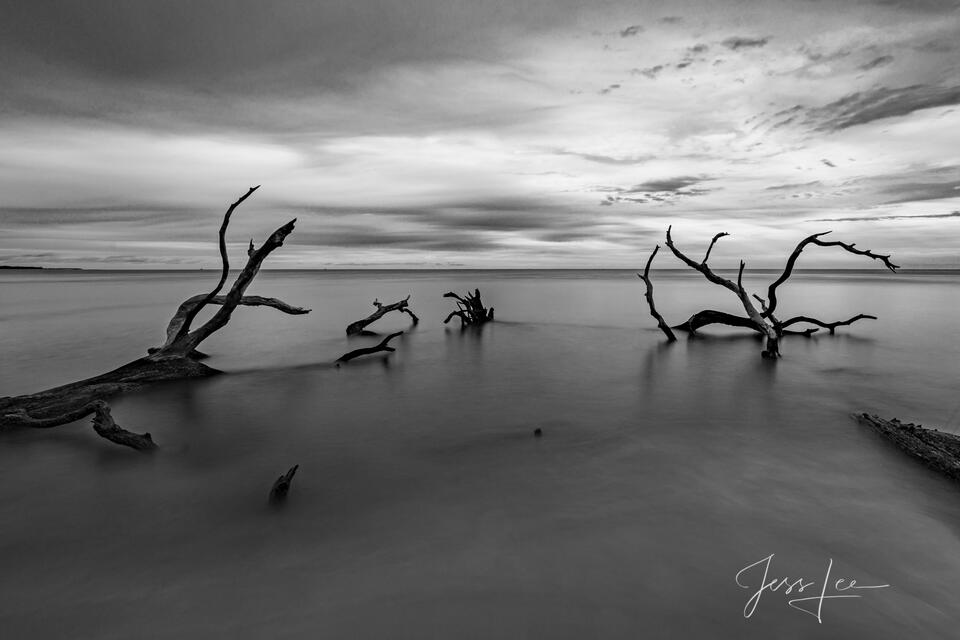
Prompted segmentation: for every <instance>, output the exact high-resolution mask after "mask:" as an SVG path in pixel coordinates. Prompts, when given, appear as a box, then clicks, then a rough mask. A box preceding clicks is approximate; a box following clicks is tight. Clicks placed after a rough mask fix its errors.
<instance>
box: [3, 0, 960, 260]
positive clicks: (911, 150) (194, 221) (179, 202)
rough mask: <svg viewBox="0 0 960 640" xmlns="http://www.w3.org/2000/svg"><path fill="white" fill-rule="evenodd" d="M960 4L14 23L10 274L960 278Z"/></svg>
mask: <svg viewBox="0 0 960 640" xmlns="http://www.w3.org/2000/svg"><path fill="white" fill-rule="evenodd" d="M958 6H960V1H958V0H912V1H904V2H897V1H894V0H843V1H842V2H841V1H839V0H820V1H817V0H789V1H787V0H783V1H778V0H763V1H742V2H728V1H721V0H691V1H672V2H669V3H667V2H644V1H643V0H641V1H636V0H634V1H629V2H628V1H626V0H623V1H621V0H608V1H599V0H592V1H591V0H577V1H572V0H571V1H568V0H554V1H548V0H314V1H307V0H301V1H278V0H271V1H269V2H268V1H265V0H190V1H182V2H180V1H168V0H153V1H144V0H125V1H123V2H119V1H117V2H107V1H91V2H83V1H80V0H72V1H53V0H46V1H34V2H30V1H16V2H14V1H10V0H0V56H2V59H3V65H2V67H0V87H2V88H0V229H2V234H0V263H3V264H24V265H46V266H76V267H92V268H98V267H99V268H104V267H109V268H123V267H135V268H146V267H164V268H197V267H200V266H207V267H211V266H216V265H217V263H218V259H217V254H216V229H217V227H218V226H219V222H220V218H221V216H222V214H223V211H224V209H225V208H226V206H227V205H228V204H229V203H230V202H232V201H233V200H235V199H236V198H237V197H238V196H239V195H241V194H242V193H243V192H244V191H245V190H246V189H247V187H249V186H252V185H255V184H261V185H263V186H262V187H261V189H260V191H258V192H257V193H256V194H255V195H254V196H253V197H252V198H251V199H250V200H248V201H247V203H246V204H244V205H243V207H242V208H241V209H239V210H238V212H237V214H235V216H234V221H235V222H234V224H233V225H232V226H231V234H230V240H231V243H232V250H233V251H235V252H236V254H237V256H238V260H239V256H242V255H243V254H244V253H245V248H246V243H247V241H248V240H249V238H250V237H254V238H255V239H256V241H257V242H258V243H259V242H261V241H262V240H263V238H265V237H266V235H267V234H269V233H270V232H271V231H272V230H273V229H274V228H276V227H277V226H279V225H280V224H282V223H283V222H285V221H286V220H288V219H289V218H291V217H297V218H298V220H299V222H298V225H297V229H296V231H295V232H294V233H293V235H291V236H290V237H289V238H288V240H287V242H286V244H285V246H284V247H283V249H281V250H279V251H277V252H276V253H275V254H273V255H272V256H271V258H270V261H269V266H273V267H285V268H290V267H338V266H339V267H353V266H361V265H362V266H384V267H446V266H462V267H634V268H635V267H642V265H643V263H644V262H645V260H646V257H647V255H648V253H649V251H650V250H651V249H652V248H653V246H654V245H655V244H656V243H657V242H660V241H662V237H663V232H664V230H665V229H666V227H667V225H669V224H672V225H673V226H674V234H675V240H677V242H678V244H680V246H681V247H689V248H690V250H691V253H693V254H700V253H701V252H702V250H703V248H704V245H705V243H706V242H707V241H708V239H709V238H710V237H711V236H712V235H713V234H714V233H716V232H718V231H727V232H730V233H731V234H733V235H732V237H731V238H728V239H725V240H724V241H723V242H722V243H721V244H720V245H719V246H718V248H717V250H716V252H715V254H714V255H715V256H716V258H714V259H712V261H714V260H715V261H716V264H717V266H721V267H722V266H730V267H735V266H736V260H737V259H738V258H739V257H741V256H742V257H744V258H745V259H746V260H747V263H748V266H752V267H774V266H779V265H780V264H782V261H783V259H784V258H785V254H786V253H788V252H789V250H790V248H792V246H793V245H794V244H795V243H796V242H797V241H798V240H799V239H800V238H801V237H802V236H804V235H806V234H809V233H812V232H815V231H823V230H827V229H833V230H834V235H835V236H836V237H837V238H838V239H844V240H848V241H854V242H857V243H858V246H862V247H870V248H873V249H876V250H881V251H884V252H892V253H893V254H894V256H895V257H897V258H899V260H898V261H899V262H900V263H901V264H902V265H904V266H906V267H924V266H942V267H947V266H951V267H960V108H958V107H957V105H958V103H960V9H958ZM814 254H815V255H814ZM658 261H659V266H662V267H677V266H680V265H679V263H676V262H675V261H673V260H672V259H671V258H670V257H668V256H663V257H662V258H658ZM868 262H869V261H868ZM801 266H808V267H824V266H858V267H868V266H871V265H870V264H864V263H863V262H860V261H856V262H852V263H851V262H849V261H848V260H847V257H846V256H844V255H839V256H838V255H837V254H836V253H834V252H832V251H830V250H829V249H816V250H815V251H814V250H811V251H810V255H809V256H807V255H805V256H804V261H803V263H802V265H801Z"/></svg>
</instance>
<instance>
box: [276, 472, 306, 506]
mask: <svg viewBox="0 0 960 640" xmlns="http://www.w3.org/2000/svg"><path fill="white" fill-rule="evenodd" d="M299 468H300V465H298V464H295V465H293V466H292V467H290V469H289V470H287V472H286V473H285V474H283V475H282V476H280V477H279V478H277V481H276V482H274V483H273V488H272V489H270V502H271V503H272V504H278V503H281V502H283V501H284V500H286V499H287V492H288V491H290V483H291V482H293V476H294V474H296V473H297V469H299Z"/></svg>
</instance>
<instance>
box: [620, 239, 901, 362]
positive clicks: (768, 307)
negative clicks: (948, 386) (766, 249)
mask: <svg viewBox="0 0 960 640" xmlns="http://www.w3.org/2000/svg"><path fill="white" fill-rule="evenodd" d="M671 231H672V227H668V228H667V238H666V245H667V247H668V248H669V249H670V251H672V252H673V255H674V256H676V257H677V258H678V259H679V260H680V261H681V262H683V263H684V264H685V265H687V266H688V267H690V268H691V269H694V270H695V271H698V272H700V273H701V274H703V276H704V277H705V278H706V279H707V280H709V281H710V282H712V283H713V284H716V285H719V286H721V287H724V288H725V289H729V290H730V291H732V292H733V293H734V294H735V295H736V296H737V298H738V299H739V300H740V304H741V306H742V307H743V310H744V312H745V313H746V315H745V316H739V315H735V314H732V313H727V312H725V311H716V310H714V309H704V310H702V311H698V312H697V313H694V314H693V315H692V316H690V318H688V319H687V320H686V321H685V322H683V323H681V324H678V325H674V326H673V327H669V326H668V325H667V323H666V322H665V321H664V320H663V317H662V316H661V315H660V313H659V312H658V311H657V309H656V306H655V305H654V301H653V283H652V282H651V279H650V275H649V270H650V264H651V263H652V262H653V258H654V256H655V255H656V254H657V251H658V250H659V248H660V245H657V246H656V247H655V248H654V250H653V253H652V254H651V255H650V258H649V259H648V260H647V266H646V268H645V269H644V272H643V275H640V274H638V275H640V278H641V279H642V280H643V281H644V283H645V284H646V285H647V292H646V298H647V303H648V304H649V306H650V314H651V315H652V316H653V317H654V318H655V319H656V320H657V326H659V327H660V329H661V330H662V331H663V332H664V334H665V335H666V336H667V340H669V341H671V342H672V341H673V340H674V339H675V337H674V335H673V332H672V331H670V329H677V330H679V331H687V332H689V333H691V334H694V333H696V332H697V330H698V329H701V328H703V327H705V326H708V325H713V324H722V325H726V326H730V327H740V328H745V329H750V330H751V331H754V332H756V333H759V334H760V335H762V336H763V337H764V338H765V339H766V340H765V346H764V349H763V351H762V352H761V353H760V355H761V356H763V357H765V358H778V357H780V339H781V338H782V337H783V336H785V335H803V336H807V337H809V336H810V335H812V334H813V333H815V332H817V331H818V330H819V329H821V328H823V329H827V330H828V331H829V332H830V333H831V334H833V333H835V332H836V330H837V328H838V327H843V326H849V325H851V324H853V323H854V322H857V321H859V320H867V319H870V320H876V316H871V315H867V314H863V313H861V314H858V315H856V316H853V317H852V318H850V319H848V320H841V321H836V322H825V321H823V320H819V319H817V318H812V317H809V316H802V315H801V316H794V317H792V318H789V319H787V320H783V321H781V320H780V319H779V318H777V316H776V315H775V312H776V309H777V304H778V302H779V300H778V298H777V289H778V287H780V285H782V284H783V283H784V282H786V281H787V279H788V278H789V277H790V276H791V275H792V274H793V269H794V266H795V265H796V262H797V259H798V258H799V257H800V254H801V252H802V251H803V249H804V248H805V247H807V246H808V245H811V244H814V245H818V246H821V247H841V248H842V249H843V250H845V251H847V252H849V253H852V254H854V255H860V256H865V257H868V258H871V259H873V260H879V261H880V262H882V263H883V265H884V266H885V267H887V269H889V270H890V271H893V272H896V270H897V269H899V268H900V267H899V266H898V265H896V264H893V263H892V262H891V261H890V256H889V255H882V254H878V253H874V252H873V251H870V250H869V249H866V250H865V249H858V248H856V245H855V244H853V243H849V244H848V243H845V242H840V241H826V240H823V239H822V237H823V236H825V235H826V234H828V233H830V232H829V231H824V232H821V233H815V234H813V235H810V236H807V237H806V238H804V239H803V240H801V241H800V243H799V244H797V246H796V248H795V249H794V250H793V252H792V253H791V254H790V256H789V258H787V263H786V265H785V267H784V269H783V273H782V274H781V275H780V276H779V277H778V278H777V279H776V280H775V281H774V282H773V283H771V284H770V286H769V287H768V288H767V298H768V299H769V304H768V302H767V300H765V299H764V298H761V297H760V296H758V295H756V294H754V295H753V296H751V295H750V294H749V293H748V292H747V290H746V288H745V287H744V286H743V270H744V267H745V266H746V263H745V262H744V261H743V260H741V261H740V269H739V271H738V273H737V279H736V281H735V282H734V281H733V280H729V279H727V278H724V277H722V276H720V275H718V274H717V273H716V272H714V271H713V270H712V269H711V268H710V267H709V266H708V265H707V261H708V260H709V259H710V252H711V251H713V247H714V245H716V243H717V241H718V240H719V239H720V238H723V237H724V236H728V235H730V234H728V233H718V234H716V235H715V236H714V237H713V239H712V240H711V241H710V245H709V246H708V247H707V251H706V253H705V254H704V256H703V260H701V261H700V262H696V261H694V260H692V259H691V258H690V257H688V256H687V255H686V254H685V253H683V251H681V250H680V249H679V248H678V247H677V246H676V245H675V244H674V242H673V238H672V236H671ZM751 297H752V298H753V299H754V300H756V301H757V302H758V303H759V304H760V310H759V311H758V310H757V308H756V306H754V304H753V301H752V300H751ZM802 324H810V325H814V326H813V327H809V328H805V329H801V330H797V329H789V327H792V326H794V325H802Z"/></svg>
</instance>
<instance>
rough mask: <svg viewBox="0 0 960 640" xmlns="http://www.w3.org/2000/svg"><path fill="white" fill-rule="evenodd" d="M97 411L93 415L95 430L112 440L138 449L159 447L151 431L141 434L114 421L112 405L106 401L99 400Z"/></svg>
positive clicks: (148, 449) (150, 449)
mask: <svg viewBox="0 0 960 640" xmlns="http://www.w3.org/2000/svg"><path fill="white" fill-rule="evenodd" d="M97 404H98V407H97V411H96V413H95V414H94V416H93V430H94V431H96V432H97V434H98V435H100V436H101V437H103V438H106V439H107V440H109V441H110V442H114V443H116V444H120V445H123V446H125V447H130V448H131V449H136V450H137V451H152V450H154V449H156V448H157V445H156V443H154V441H153V438H151V437H150V434H149V433H144V434H139V433H133V432H132V431H127V430H126V429H123V428H122V427H120V426H119V425H118V424H117V423H116V422H114V421H113V416H112V415H111V414H110V407H109V406H108V405H107V403H106V402H98V403H97Z"/></svg>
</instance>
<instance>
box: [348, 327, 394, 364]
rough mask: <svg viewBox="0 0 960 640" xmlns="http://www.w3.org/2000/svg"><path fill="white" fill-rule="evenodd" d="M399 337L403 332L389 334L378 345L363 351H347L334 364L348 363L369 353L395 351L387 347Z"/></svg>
mask: <svg viewBox="0 0 960 640" xmlns="http://www.w3.org/2000/svg"><path fill="white" fill-rule="evenodd" d="M401 335H403V331H397V332H396V333H391V334H390V335H388V336H387V337H386V338H384V339H383V340H381V341H380V344H377V345H374V346H372V347H364V348H363V349H354V350H353V351H349V352H347V353H345V354H343V355H342V356H340V357H339V358H337V360H336V362H337V363H338V365H339V363H341V362H350V361H351V360H353V359H354V358H359V357H360V356H366V355H369V354H371V353H380V352H382V351H387V352H393V351H396V349H394V348H393V347H390V346H387V345H388V343H389V342H390V341H391V340H393V339H394V338H396V337H397V336H401Z"/></svg>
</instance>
